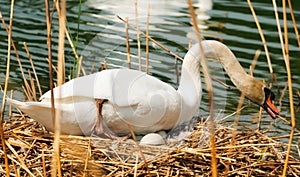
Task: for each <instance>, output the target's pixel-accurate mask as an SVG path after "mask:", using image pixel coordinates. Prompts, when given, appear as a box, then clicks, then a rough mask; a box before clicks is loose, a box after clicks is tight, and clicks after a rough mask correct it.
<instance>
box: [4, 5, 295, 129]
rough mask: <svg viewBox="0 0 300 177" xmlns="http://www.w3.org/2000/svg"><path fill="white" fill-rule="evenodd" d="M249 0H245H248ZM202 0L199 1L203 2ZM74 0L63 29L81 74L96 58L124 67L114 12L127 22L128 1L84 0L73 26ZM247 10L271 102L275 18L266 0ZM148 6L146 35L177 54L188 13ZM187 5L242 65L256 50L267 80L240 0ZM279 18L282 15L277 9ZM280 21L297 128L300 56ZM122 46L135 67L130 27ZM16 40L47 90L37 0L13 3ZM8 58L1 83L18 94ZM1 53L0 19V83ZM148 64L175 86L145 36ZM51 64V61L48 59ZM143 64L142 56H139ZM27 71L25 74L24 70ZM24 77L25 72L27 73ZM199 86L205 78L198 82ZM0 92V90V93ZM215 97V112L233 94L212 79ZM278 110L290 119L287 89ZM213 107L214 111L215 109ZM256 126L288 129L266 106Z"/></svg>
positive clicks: (228, 107)
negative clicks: (80, 64) (79, 59)
mask: <svg viewBox="0 0 300 177" xmlns="http://www.w3.org/2000/svg"><path fill="white" fill-rule="evenodd" d="M252 2H253V1H252ZM139 5H140V7H139V17H140V18H139V28H140V30H142V31H145V29H146V25H145V22H146V20H147V5H148V3H146V1H145V2H144V1H143V2H142V1H141V2H140V3H139ZM206 5H207V4H206ZM277 5H278V7H279V9H278V10H279V13H281V12H282V9H281V8H280V7H281V4H277ZM78 6H79V3H78V2H77V1H72V2H68V4H67V12H68V13H67V19H68V27H69V29H70V30H69V32H70V34H71V36H72V37H73V39H75V36H76V35H77V32H78V33H79V36H78V53H79V55H81V56H83V66H84V68H85V70H86V72H87V74H88V73H92V72H95V71H97V70H98V68H100V66H101V63H103V62H104V61H106V62H107V64H108V67H109V68H117V67H127V63H126V45H125V25H124V23H123V22H121V21H120V20H119V19H118V18H117V17H116V15H119V16H121V17H122V18H125V17H129V22H130V23H131V24H133V25H135V11H134V3H133V0H124V1H121V2H120V1H103V0H93V1H92V0H91V1H85V2H83V4H82V7H81V17H80V27H79V30H78V25H77V21H78V20H77V15H78ZM253 6H254V9H255V11H256V14H257V16H258V19H259V21H260V24H261V27H262V29H263V32H264V35H265V38H266V41H267V45H268V49H269V52H270V56H271V61H272V67H273V70H274V73H275V75H276V79H277V82H276V83H273V89H272V90H273V91H274V93H275V94H276V95H277V97H276V101H277V102H276V104H277V105H278V101H279V97H280V95H281V94H282V90H283V89H284V87H285V85H286V81H287V74H286V68H285V64H284V60H283V57H282V52H281V46H280V42H279V37H278V33H277V27H276V21H275V17H274V12H273V6H272V4H271V2H267V1H266V2H260V1H254V2H253ZM150 7H151V11H150V14H151V15H150V25H149V31H150V35H151V36H152V37H153V38H154V39H155V40H157V41H158V42H159V43H161V44H163V45H164V46H166V47H167V48H169V49H170V50H171V51H173V52H174V53H177V54H178V55H179V56H181V57H183V56H184V54H185V53H186V51H187V48H188V45H189V41H190V39H191V38H193V36H195V35H194V34H193V30H192V28H191V26H190V18H189V13H188V7H187V4H186V1H176V2H171V1H168V0H164V1H162V0H152V1H151V4H150ZM195 8H196V9H197V14H198V17H199V24H200V25H199V27H200V28H201V31H202V34H203V35H204V37H205V38H206V39H218V40H221V41H223V43H225V44H226V45H227V46H228V47H229V48H230V49H231V50H232V51H233V52H234V53H235V55H236V56H237V58H238V59H239V61H240V63H241V65H242V66H243V68H245V70H246V71H248V70H249V69H248V68H249V66H250V65H251V63H252V58H253V57H254V55H255V52H256V50H258V49H259V50H261V51H262V52H261V54H260V56H259V58H258V62H257V65H256V67H255V71H254V76H255V77H257V78H258V79H261V80H265V81H266V83H269V82H270V81H271V76H270V72H269V69H268V64H267V60H266V56H265V52H264V48H263V44H262V42H261V39H260V36H259V33H258V30H257V28H256V25H255V22H254V20H253V17H252V15H251V12H250V10H249V7H248V4H247V3H246V2H245V1H241V0H234V1H233V0H232V1H224V0H222V1H221V0H215V1H214V2H213V9H212V10H209V11H206V10H207V9H209V8H210V6H209V4H208V6H207V7H205V8H203V4H201V3H198V2H196V1H195ZM293 8H294V9H293V10H294V13H295V18H296V20H298V25H297V27H298V28H299V26H300V25H299V23H300V22H299V19H300V2H299V1H293ZM9 9H10V4H9V2H8V1H1V2H0V10H1V12H2V15H3V17H4V18H5V21H6V23H7V24H8V23H9V22H8V19H9ZM279 16H280V18H282V15H281V14H279ZM288 20H289V21H288V28H289V43H290V46H289V47H290V48H289V49H290V60H291V71H292V76H293V78H292V79H293V98H294V102H295V112H296V119H298V120H297V126H298V127H300V121H299V119H300V114H299V112H300V110H299V109H300V108H299V102H300V100H299V99H298V97H297V95H296V92H297V91H298V90H300V89H299V88H300V82H299V81H300V70H299V68H300V62H299V61H298V58H297V56H299V55H300V52H299V48H298V46H297V42H296V37H295V35H294V29H293V24H292V22H291V18H290V13H289V11H288ZM52 32H53V58H54V59H56V57H57V35H58V27H57V14H56V13H54V15H53V28H52ZM131 32H132V34H131V35H130V38H131V40H130V45H131V54H132V67H133V68H134V69H138V60H137V47H136V46H137V40H136V34H134V32H133V30H131ZM12 37H13V39H14V42H15V44H16V47H17V49H18V52H19V55H20V59H21V62H22V65H23V68H24V70H25V72H26V73H27V70H28V69H29V68H31V66H30V63H29V60H28V57H27V54H26V52H25V49H24V46H23V42H26V43H27V45H28V48H29V51H30V54H31V56H32V58H33V61H34V65H35V69H36V71H37V73H38V76H39V79H40V82H41V85H42V90H43V92H45V91H47V90H48V89H49V83H48V82H49V81H48V63H47V61H46V58H47V45H46V22H45V8H44V2H43V1H41V2H40V1H30V0H23V1H17V2H15V13H14V21H13V35H12ZM141 47H142V53H141V55H142V57H143V58H145V38H144V37H143V36H141ZM65 55H66V73H67V75H68V76H69V75H71V73H72V67H73V60H74V54H73V52H72V50H71V48H70V45H69V43H68V42H66V54H65ZM11 56H12V60H11V76H10V82H9V90H10V89H13V90H15V98H16V99H18V100H25V95H24V94H23V90H22V84H23V80H22V76H21V73H20V69H19V66H18V62H17V59H16V57H15V54H14V52H12V55H11ZM6 58H7V34H6V31H5V30H4V28H3V25H2V24H1V25H0V76H1V77H0V84H1V86H2V87H3V86H4V79H5V71H6ZM149 58H150V63H149V65H150V67H149V73H150V74H152V75H153V76H155V77H158V78H159V79H161V80H163V81H165V82H167V83H170V84H171V85H173V86H174V87H177V84H178V83H177V80H178V78H177V77H176V74H175V73H176V70H177V69H176V68H178V67H179V66H180V63H181V62H180V61H178V66H177V65H176V64H175V62H174V56H172V55H170V54H169V53H168V52H166V51H164V50H162V49H160V48H159V47H158V46H157V45H155V44H153V43H150V56H149ZM54 64H55V60H54ZM142 64H143V67H142V69H143V70H145V60H143V61H142ZM210 66H211V68H212V70H211V73H212V75H214V77H216V78H217V79H220V80H223V81H224V82H226V84H228V85H230V86H231V87H234V86H233V84H232V83H231V81H230V80H229V78H228V76H226V75H224V71H223V70H222V69H220V66H219V65H218V64H215V63H213V62H210ZM26 75H27V74H26ZM27 76H28V75H27ZM203 87H205V84H203ZM205 93H206V91H205V88H204V91H203V98H202V103H201V106H200V109H199V114H200V115H202V116H204V117H206V116H207V115H208V111H207V110H208V106H207V96H206V95H205ZM2 96H3V95H2V94H1V95H0V97H1V100H2ZM214 96H215V113H216V115H217V117H218V118H222V117H224V115H228V114H230V113H232V112H234V111H235V110H236V107H237V103H238V100H239V97H240V93H239V92H237V91H235V90H233V91H231V90H226V89H225V88H224V87H223V86H221V85H220V84H217V83H214ZM281 103H282V104H281V108H280V110H281V115H282V116H283V117H286V118H287V119H288V120H290V114H289V112H290V110H289V99H288V92H287V91H285V94H284V96H283V98H282V102H281ZM245 104H246V105H248V106H247V107H246V109H244V110H243V111H242V113H241V117H240V123H241V124H242V125H244V126H250V127H252V128H255V127H256V122H257V112H258V110H259V108H258V106H257V105H254V104H252V103H250V104H248V101H245ZM219 113H220V115H219ZM232 120H234V117H229V118H228V119H227V121H228V122H232ZM262 127H263V129H271V130H274V133H273V135H281V134H287V133H289V130H290V126H287V125H286V124H285V123H283V122H282V121H281V120H279V119H277V120H275V121H274V120H272V119H271V118H270V117H269V116H268V115H267V114H266V113H263V122H262Z"/></svg>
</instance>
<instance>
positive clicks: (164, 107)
mask: <svg viewBox="0 0 300 177" xmlns="http://www.w3.org/2000/svg"><path fill="white" fill-rule="evenodd" d="M202 46H203V47H205V48H210V50H205V55H206V56H207V57H215V58H217V59H218V60H219V61H220V63H221V64H222V65H223V67H224V68H225V70H226V72H227V73H228V75H229V77H230V79H231V80H232V82H233V83H234V85H235V86H236V87H237V88H238V89H239V90H240V91H244V93H245V96H246V97H247V98H248V99H250V100H251V101H252V102H254V103H256V104H258V105H260V106H262V107H263V108H264V109H265V110H266V111H267V112H268V113H269V114H270V115H271V117H273V118H275V117H276V115H278V114H279V112H278V110H277V109H276V107H275V106H274V104H273V100H274V94H273V93H272V92H271V91H270V90H269V89H268V88H267V87H266V86H265V84H264V83H263V82H261V81H259V80H257V79H255V78H254V77H252V76H250V75H248V74H247V73H246V72H245V71H244V70H243V68H242V67H241V65H240V64H239V62H238V61H237V60H236V57H235V56H234V54H233V53H232V52H231V51H230V49H229V48H228V47H226V46H225V45H224V44H222V43H220V42H217V41H212V40H206V41H203V42H202ZM199 49H200V48H199V44H197V45H194V46H193V47H192V48H191V49H190V50H189V51H188V53H187V54H186V55H185V58H184V61H183V65H182V72H181V79H180V85H179V88H178V90H175V89H174V88H173V87H171V86H170V85H168V84H166V83H164V82H162V81H160V80H158V79H156V78H154V77H152V76H150V75H147V74H145V73H143V72H140V71H135V70H129V69H111V70H105V71H101V72H98V73H95V74H91V75H88V76H83V77H79V78H76V79H73V80H71V81H69V82H67V83H65V84H63V85H62V86H59V87H56V88H55V89H54V98H55V108H56V112H57V110H61V113H62V118H61V122H60V124H61V133H63V134H71V135H82V134H85V135H89V134H91V133H92V132H93V131H96V132H98V133H101V132H102V131H103V130H102V128H103V126H104V125H103V124H105V126H106V127H108V128H109V129H110V131H111V132H113V133H116V134H117V135H124V134H128V133H129V129H128V126H127V124H130V125H131V127H132V129H133V130H134V131H135V133H136V134H147V133H150V132H156V131H159V130H168V129H171V128H172V127H174V126H175V125H176V123H178V122H179V123H180V122H185V121H189V120H190V119H191V118H192V116H193V115H194V114H195V112H196V111H197V109H198V107H199V103H200V99H201V83H200V74H199V72H200V60H201V55H200V50H199ZM212 51H214V52H212ZM7 100H8V101H9V102H10V103H11V104H12V105H14V106H15V107H17V108H18V109H20V110H21V111H23V112H25V113H27V114H28V115H29V116H30V117H31V118H33V119H35V120H36V121H38V122H39V123H41V124H42V125H44V126H45V127H46V128H47V129H48V130H50V131H53V130H54V129H53V125H52V119H51V103H50V91H48V92H47V93H46V94H44V95H43V96H42V97H41V98H40V100H41V101H40V102H20V101H16V100H12V99H7Z"/></svg>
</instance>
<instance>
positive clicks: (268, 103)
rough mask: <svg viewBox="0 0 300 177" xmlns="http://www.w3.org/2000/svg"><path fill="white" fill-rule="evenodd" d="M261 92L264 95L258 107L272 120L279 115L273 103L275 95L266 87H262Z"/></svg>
mask: <svg viewBox="0 0 300 177" xmlns="http://www.w3.org/2000/svg"><path fill="white" fill-rule="evenodd" d="M263 91H264V93H265V99H264V101H263V103H262V104H261V105H260V106H261V107H263V108H264V110H265V111H266V112H267V113H268V114H269V115H270V116H271V117H272V118H273V119H274V118H276V116H277V115H279V111H278V109H277V108H276V106H275V105H274V103H273V102H274V99H275V95H274V93H273V92H272V91H271V90H270V89H268V88H267V87H263Z"/></svg>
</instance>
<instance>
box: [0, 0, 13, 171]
mask: <svg viewBox="0 0 300 177" xmlns="http://www.w3.org/2000/svg"><path fill="white" fill-rule="evenodd" d="M13 14H14V0H12V1H11V7H10V18H9V30H8V43H7V60H6V75H5V86H4V91H3V100H2V107H1V113H0V136H1V143H2V148H3V155H4V162H5V171H6V176H9V167H8V156H7V151H6V150H7V149H6V142H5V137H4V132H3V124H2V121H3V117H4V112H5V104H6V95H7V89H8V81H9V73H10V53H11V43H12V42H11V41H12V22H13ZM0 16H1V19H2V22H4V19H3V17H2V14H0ZM4 24H5V23H4Z"/></svg>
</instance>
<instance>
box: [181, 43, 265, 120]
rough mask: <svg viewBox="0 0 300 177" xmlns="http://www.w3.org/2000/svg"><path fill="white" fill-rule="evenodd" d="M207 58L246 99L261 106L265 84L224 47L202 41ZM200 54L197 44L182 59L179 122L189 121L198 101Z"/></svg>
mask: <svg viewBox="0 0 300 177" xmlns="http://www.w3.org/2000/svg"><path fill="white" fill-rule="evenodd" d="M201 45H202V47H203V50H204V54H205V56H206V57H210V58H211V57H212V58H215V59H217V60H218V61H219V62H220V63H221V64H222V66H223V67H224V69H225V70H226V72H227V74H228V75H229V77H230V79H231V81H232V82H233V84H234V85H235V86H236V87H237V88H238V89H239V90H240V91H241V92H243V93H244V94H245V96H246V97H247V98H248V99H250V100H251V101H253V102H254V103H257V104H259V105H261V104H262V103H263V101H264V100H263V99H264V92H263V90H262V89H263V87H264V84H263V83H262V82H261V81H259V80H257V79H255V78H254V77H252V76H250V75H248V74H247V73H246V72H245V71H244V69H243V68H242V66H241V65H240V63H239V62H238V60H237V59H236V57H235V55H234V54H233V53H232V52H231V51H230V49H229V48H228V47H227V46H225V45H224V44H222V43H220V42H218V41H210V40H205V41H202V43H201ZM201 56H202V55H201V50H200V47H199V44H196V45H194V46H193V47H192V48H191V49H190V50H189V51H188V53H187V54H186V55H185V57H184V61H183V64H182V71H181V79H180V85H179V88H178V92H179V93H180V94H181V96H182V114H181V115H182V116H181V117H180V118H181V120H182V119H185V120H189V119H190V118H191V117H192V116H193V115H192V114H194V112H195V111H196V110H197V108H198V106H199V103H200V100H201V82H200V63H201Z"/></svg>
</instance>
